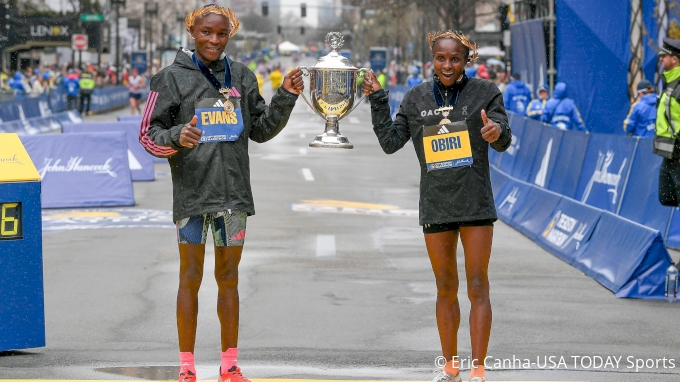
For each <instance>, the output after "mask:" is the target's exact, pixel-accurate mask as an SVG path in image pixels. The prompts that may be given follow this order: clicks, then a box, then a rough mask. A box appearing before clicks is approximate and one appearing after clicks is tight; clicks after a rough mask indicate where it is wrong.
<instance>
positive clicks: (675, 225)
mask: <svg viewBox="0 0 680 382" xmlns="http://www.w3.org/2000/svg"><path fill="white" fill-rule="evenodd" d="M666 245H667V246H669V247H670V248H675V249H680V208H673V213H672V214H671V223H670V225H669V227H668V235H666Z"/></svg>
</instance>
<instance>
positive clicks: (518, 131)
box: [498, 113, 526, 174]
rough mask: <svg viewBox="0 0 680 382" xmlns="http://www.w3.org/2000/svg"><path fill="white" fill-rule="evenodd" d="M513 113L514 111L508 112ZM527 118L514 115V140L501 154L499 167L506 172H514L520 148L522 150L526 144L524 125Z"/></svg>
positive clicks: (512, 126)
mask: <svg viewBox="0 0 680 382" xmlns="http://www.w3.org/2000/svg"><path fill="white" fill-rule="evenodd" d="M508 114H509V115H513V114H512V113H508ZM525 121H526V118H522V117H520V116H516V115H513V117H512V125H511V128H512V142H511V143H510V147H508V149H507V150H505V152H504V153H503V155H501V158H500V164H499V166H498V168H500V169H501V171H503V172H504V173H506V174H512V170H513V168H514V166H515V159H516V158H517V155H518V153H519V151H520V150H522V145H524V125H525Z"/></svg>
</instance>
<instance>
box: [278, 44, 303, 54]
mask: <svg viewBox="0 0 680 382" xmlns="http://www.w3.org/2000/svg"><path fill="white" fill-rule="evenodd" d="M299 51H300V47H298V46H297V45H295V44H293V43H292V42H290V41H284V42H282V43H280V44H279V53H283V52H299Z"/></svg>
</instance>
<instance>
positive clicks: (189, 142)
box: [179, 115, 203, 149]
mask: <svg viewBox="0 0 680 382" xmlns="http://www.w3.org/2000/svg"><path fill="white" fill-rule="evenodd" d="M196 122H198V117H197V116H195V115H194V117H193V118H191V122H189V123H187V124H185V125H184V126H183V127H182V131H181V132H180V133H179V144H180V145H182V146H183V147H187V148H190V149H193V148H194V147H196V145H197V144H198V140H199V139H201V134H203V133H202V132H201V130H199V129H198V128H196Z"/></svg>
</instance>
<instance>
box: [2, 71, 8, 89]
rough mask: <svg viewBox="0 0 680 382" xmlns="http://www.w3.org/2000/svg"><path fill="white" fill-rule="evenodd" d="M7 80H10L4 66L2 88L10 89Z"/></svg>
mask: <svg viewBox="0 0 680 382" xmlns="http://www.w3.org/2000/svg"><path fill="white" fill-rule="evenodd" d="M7 80H9V76H8V75H7V69H6V68H2V72H0V89H2V90H9V84H8V83H7Z"/></svg>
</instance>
